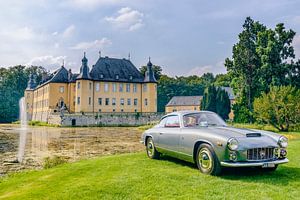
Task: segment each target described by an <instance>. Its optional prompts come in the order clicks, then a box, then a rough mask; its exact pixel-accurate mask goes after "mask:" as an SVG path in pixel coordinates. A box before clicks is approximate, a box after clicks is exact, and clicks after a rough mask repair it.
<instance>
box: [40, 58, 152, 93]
mask: <svg viewBox="0 0 300 200" xmlns="http://www.w3.org/2000/svg"><path fill="white" fill-rule="evenodd" d="M87 62H88V60H87V59H86V57H85V55H84V57H83V59H82V66H81V68H80V73H79V74H72V73H71V71H70V72H68V70H67V69H66V68H65V67H64V66H61V67H60V68H59V69H58V70H56V71H55V72H53V73H52V74H50V75H49V76H48V77H46V78H45V79H44V80H43V81H42V82H40V83H39V85H38V86H37V88H39V87H41V86H43V85H45V84H47V83H69V82H72V83H73V82H76V80H78V79H89V80H96V81H116V82H135V83H143V82H157V81H156V79H155V76H154V72H153V70H152V63H151V62H150V60H149V62H148V64H147V71H146V76H145V77H144V76H143V75H142V74H141V72H140V71H139V70H138V69H137V68H136V67H135V66H134V65H133V64H132V62H131V61H130V60H128V59H124V58H123V59H117V58H109V57H100V58H99V59H98V61H97V62H96V64H95V65H93V67H92V70H91V71H89V67H88V65H87Z"/></svg>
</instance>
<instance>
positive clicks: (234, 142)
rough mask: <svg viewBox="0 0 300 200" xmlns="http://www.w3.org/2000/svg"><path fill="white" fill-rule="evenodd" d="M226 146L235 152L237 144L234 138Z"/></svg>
mask: <svg viewBox="0 0 300 200" xmlns="http://www.w3.org/2000/svg"><path fill="white" fill-rule="evenodd" d="M227 146H228V148H229V149H230V150H233V151H235V150H237V149H238V147H239V142H238V141H237V139H235V138H230V139H229V140H228V142H227Z"/></svg>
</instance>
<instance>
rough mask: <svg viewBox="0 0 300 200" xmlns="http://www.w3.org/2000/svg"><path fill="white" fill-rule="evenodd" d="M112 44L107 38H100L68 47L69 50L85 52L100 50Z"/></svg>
mask: <svg viewBox="0 0 300 200" xmlns="http://www.w3.org/2000/svg"><path fill="white" fill-rule="evenodd" d="M111 44H112V42H111V41H110V40H109V39H107V38H105V37H104V38H102V39H101V40H95V41H91V42H80V43H78V44H76V45H75V46H72V47H70V49H74V50H87V49H94V48H97V49H101V48H104V47H107V46H110V45H111Z"/></svg>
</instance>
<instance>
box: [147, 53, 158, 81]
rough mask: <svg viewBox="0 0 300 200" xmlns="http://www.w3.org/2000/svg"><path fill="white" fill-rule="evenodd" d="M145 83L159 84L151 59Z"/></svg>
mask: <svg viewBox="0 0 300 200" xmlns="http://www.w3.org/2000/svg"><path fill="white" fill-rule="evenodd" d="M144 82H148V83H156V82H157V80H156V78H155V76H154V72H153V69H152V63H151V61H150V58H149V62H148V64H147V71H146V74H145V78H144Z"/></svg>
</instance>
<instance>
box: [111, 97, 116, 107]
mask: <svg viewBox="0 0 300 200" xmlns="http://www.w3.org/2000/svg"><path fill="white" fill-rule="evenodd" d="M111 105H113V106H115V105H116V98H112V100H111Z"/></svg>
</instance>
